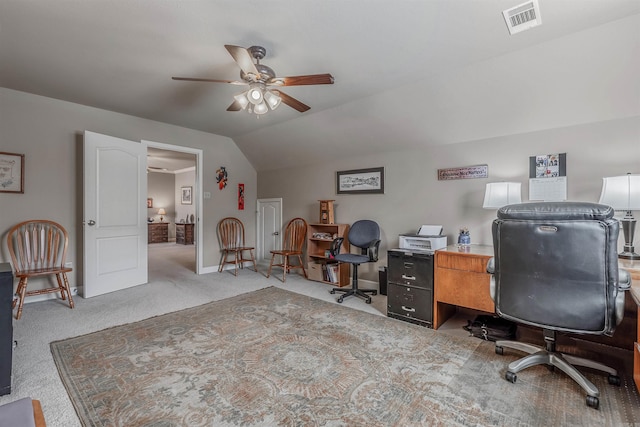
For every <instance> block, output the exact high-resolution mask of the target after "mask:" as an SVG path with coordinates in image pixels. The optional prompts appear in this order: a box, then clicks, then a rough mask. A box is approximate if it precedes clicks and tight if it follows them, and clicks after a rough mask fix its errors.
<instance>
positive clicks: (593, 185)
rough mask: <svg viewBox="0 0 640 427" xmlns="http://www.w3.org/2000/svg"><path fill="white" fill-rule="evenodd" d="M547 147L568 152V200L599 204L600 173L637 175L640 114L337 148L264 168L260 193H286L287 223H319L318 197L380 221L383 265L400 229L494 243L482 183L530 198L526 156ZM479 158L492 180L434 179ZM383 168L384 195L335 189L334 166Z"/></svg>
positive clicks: (347, 214)
mask: <svg viewBox="0 0 640 427" xmlns="http://www.w3.org/2000/svg"><path fill="white" fill-rule="evenodd" d="M403 137H404V136H403V135H401V134H400V135H397V138H403ZM407 137H410V135H408V136H407ZM344 144H348V141H344ZM388 144H393V141H388ZM547 153H567V181H568V186H567V187H568V198H569V200H575V201H577V200H580V201H592V202H597V201H598V199H599V196H600V189H601V182H602V177H604V176H613V175H622V174H624V173H627V172H634V173H640V117H632V118H628V119H623V120H615V121H607V122H599V123H591V124H585V125H580V126H572V127H569V128H561V129H549V130H545V131H539V132H532V133H528V134H523V135H513V136H506V137H501V138H491V139H487V140H480V141H472V142H466V143H460V144H452V145H442V146H437V147H433V148H425V149H423V150H415V151H396V152H389V153H377V154H367V153H363V154H362V155H361V156H358V157H357V158H344V157H341V156H340V153H339V152H336V157H335V160H334V161H333V162H332V163H326V162H322V163H319V164H312V165H301V166H300V167H298V168H295V169H286V170H277V171H269V172H260V173H259V174H258V197H259V198H269V197H282V198H283V219H284V221H285V222H286V221H288V220H289V219H290V218H292V217H295V216H302V217H304V218H306V219H308V220H309V221H317V220H318V200H319V199H335V215H336V222H339V223H349V224H350V223H352V222H354V221H356V220H358V219H363V218H368V219H373V220H375V221H377V222H378V223H379V224H380V227H381V229H382V230H381V231H382V245H381V248H382V249H383V251H382V252H381V256H380V261H379V262H378V264H377V265H376V266H379V265H386V250H387V249H389V248H394V247H397V245H398V234H401V233H411V232H415V231H416V230H417V228H418V227H419V226H420V225H422V224H441V225H443V226H444V233H445V234H446V235H447V236H448V241H449V243H450V244H451V243H454V242H455V240H454V239H457V233H458V229H459V228H460V227H463V226H466V227H469V229H470V232H471V239H472V242H473V243H483V244H491V221H492V220H493V218H494V217H495V211H493V210H485V209H482V201H483V198H484V188H485V184H486V183H489V182H496V181H519V182H521V183H522V197H523V201H528V195H529V184H528V176H529V175H528V174H529V170H528V168H529V157H530V156H534V155H537V154H547ZM477 164H487V165H488V167H489V178H486V179H466V180H453V181H438V180H437V169H440V168H449V167H459V166H469V165H477ZM378 166H384V168H385V194H383V195H337V194H336V190H335V172H336V171H338V170H349V169H360V168H369V167H378ZM636 216H638V214H636ZM636 240H640V236H638V238H637V239H636ZM620 243H621V244H622V237H621V238H620ZM376 266H373V265H372V266H369V267H365V266H361V268H360V271H361V277H363V278H365V279H369V280H377V276H376V274H377V268H376ZM363 267H364V268H363Z"/></svg>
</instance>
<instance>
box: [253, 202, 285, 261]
mask: <svg viewBox="0 0 640 427" xmlns="http://www.w3.org/2000/svg"><path fill="white" fill-rule="evenodd" d="M274 202H277V203H279V204H280V218H278V223H279V225H280V229H282V197H273V198H268V199H258V200H256V259H262V258H264V254H262V247H263V246H264V242H263V241H262V236H263V234H264V233H263V230H262V218H261V213H262V210H261V209H260V205H261V204H263V203H274ZM278 239H279V241H280V248H282V233H280V234H279V235H278Z"/></svg>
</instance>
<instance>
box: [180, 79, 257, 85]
mask: <svg viewBox="0 0 640 427" xmlns="http://www.w3.org/2000/svg"><path fill="white" fill-rule="evenodd" d="M171 78H172V79H173V80H185V81H188V82H209V83H230V84H232V85H239V86H244V85H247V82H240V81H237V80H220V79H200V78H193V77H171Z"/></svg>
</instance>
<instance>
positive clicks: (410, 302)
mask: <svg viewBox="0 0 640 427" xmlns="http://www.w3.org/2000/svg"><path fill="white" fill-rule="evenodd" d="M387 313H389V314H395V315H396V316H400V317H406V318H411V319H418V320H421V321H423V322H427V323H429V324H431V323H432V322H433V293H432V292H431V290H430V289H423V288H419V287H415V286H403V285H399V284H397V283H389V285H388V288H387ZM392 317H394V316H392Z"/></svg>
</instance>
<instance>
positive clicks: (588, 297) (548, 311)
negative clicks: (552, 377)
mask: <svg viewBox="0 0 640 427" xmlns="http://www.w3.org/2000/svg"><path fill="white" fill-rule="evenodd" d="M492 231H493V245H494V252H495V256H494V258H492V259H491V260H490V261H489V264H488V266H487V271H488V272H489V273H492V274H493V279H492V286H491V294H492V298H493V299H494V301H495V306H496V313H497V314H498V315H499V316H500V317H503V318H505V319H508V320H513V321H515V322H519V323H522V324H525V325H531V326H536V327H540V328H542V330H543V335H544V340H545V344H546V348H542V347H538V346H534V345H531V344H526V343H522V342H517V341H497V342H496V353H498V354H502V353H503V351H504V348H505V347H507V348H512V349H515V350H520V351H523V352H525V353H528V354H529V355H528V356H525V357H523V358H522V359H519V360H516V361H515V362H512V363H510V364H509V367H508V370H507V372H506V374H505V378H506V379H507V380H508V381H510V382H513V383H515V381H516V377H517V376H516V373H517V372H519V371H521V370H523V369H525V368H528V367H530V366H534V365H540V364H547V365H550V366H552V367H556V368H559V369H560V370H562V371H563V372H565V373H566V374H567V375H569V376H570V377H571V378H573V380H574V381H576V382H577V383H578V384H579V385H580V386H581V387H582V388H583V389H584V390H585V391H586V392H587V398H586V403H587V405H588V406H590V407H592V408H596V409H597V408H598V406H599V395H600V394H599V392H598V389H597V388H596V387H595V386H594V385H593V383H592V382H591V381H589V380H588V379H587V378H586V377H585V376H584V375H583V374H582V373H580V371H578V370H577V369H576V368H575V367H574V366H573V365H576V366H583V367H588V368H592V369H596V370H600V371H602V372H606V373H608V374H609V377H608V378H609V383H611V384H616V385H620V378H619V377H618V375H617V371H616V370H615V369H612V368H610V367H608V366H606V365H604V364H602V363H599V362H595V361H591V360H587V359H583V358H580V357H576V356H571V355H566V354H562V353H560V352H556V348H555V346H556V332H567V333H575V334H590V335H609V336H611V335H613V332H614V330H615V327H616V325H617V324H618V323H620V321H621V320H622V317H623V314H624V297H625V293H624V292H622V291H625V290H627V289H629V287H630V283H631V279H630V276H629V274H628V273H627V272H626V271H624V270H619V269H618V257H617V244H618V231H619V223H618V221H617V220H616V219H614V218H613V209H612V208H610V207H609V206H604V205H599V204H595V203H570V202H550V203H525V204H519V205H509V206H505V207H503V208H501V209H500V210H498V218H497V219H496V220H494V221H493V226H492Z"/></svg>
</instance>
